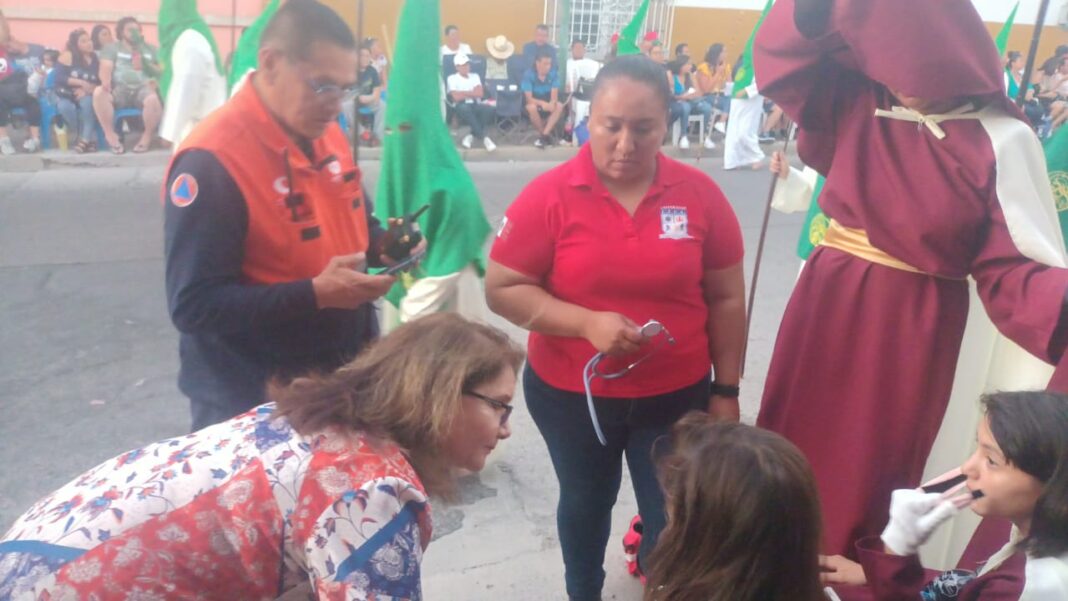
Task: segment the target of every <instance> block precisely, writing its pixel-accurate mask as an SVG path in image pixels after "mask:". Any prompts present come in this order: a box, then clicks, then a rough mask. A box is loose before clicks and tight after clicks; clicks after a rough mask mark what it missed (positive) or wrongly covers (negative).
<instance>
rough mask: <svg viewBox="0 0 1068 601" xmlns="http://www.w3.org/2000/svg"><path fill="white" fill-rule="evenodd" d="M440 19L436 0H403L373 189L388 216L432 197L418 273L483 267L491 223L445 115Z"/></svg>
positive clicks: (395, 296)
mask: <svg viewBox="0 0 1068 601" xmlns="http://www.w3.org/2000/svg"><path fill="white" fill-rule="evenodd" d="M439 23H440V7H439V2H438V0H406V2H405V3H404V7H403V9H402V12H401V16H400V23H399V24H398V26H397V41H396V51H395V52H394V56H393V68H392V70H391V71H390V76H389V102H388V103H387V105H386V136H385V141H384V143H383V146H382V163H381V174H380V175H379V178H378V189H377V192H376V194H375V197H374V201H375V215H376V216H377V217H378V218H379V219H381V220H382V221H383V222H385V221H386V219H387V218H388V217H400V216H403V215H407V214H409V213H412V212H414V211H415V210H416V209H418V208H419V207H421V206H423V205H424V204H428V203H429V204H430V210H428V211H426V212H425V213H423V215H422V216H421V217H420V218H419V227H420V229H421V230H422V231H423V235H424V236H426V239H427V242H428V248H427V255H426V257H425V258H424V259H423V261H422V262H421V263H420V265H419V267H418V268H416V269H415V270H414V273H413V274H412V277H416V278H418V277H436V276H444V275H449V274H453V273H457V272H459V271H461V270H462V269H464V267H466V266H468V265H470V264H472V263H473V264H474V265H475V266H476V268H477V269H478V270H479V273H484V272H485V257H484V250H483V247H484V245H485V243H486V237H487V235H488V234H489V231H490V226H489V221H488V220H487V219H486V215H485V213H484V212H483V210H482V202H481V200H480V199H479V196H478V190H477V189H476V188H475V183H474V181H473V180H472V179H471V175H470V174H469V173H468V172H467V169H466V168H465V167H464V164H463V161H462V160H461V158H460V155H459V153H458V152H457V151H456V146H455V145H454V144H453V141H452V137H451V136H450V135H449V129H448V126H447V125H446V124H445V121H444V120H443V119H442V118H441V97H440V89H441V88H440V83H439V82H440V77H441V73H440V72H441V61H440V60H439V58H438V32H439V31H440V27H439ZM412 277H405V278H401V279H400V280H399V282H398V284H397V286H394V289H393V290H392V291H391V293H390V294H389V295H388V296H387V298H388V299H389V300H390V301H391V302H393V303H394V304H398V303H399V302H400V298H401V297H403V296H404V293H405V290H406V289H407V287H408V286H410V285H411V281H412Z"/></svg>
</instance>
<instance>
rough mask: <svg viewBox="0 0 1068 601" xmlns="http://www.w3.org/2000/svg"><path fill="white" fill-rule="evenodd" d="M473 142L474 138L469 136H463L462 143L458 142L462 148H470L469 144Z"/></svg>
mask: <svg viewBox="0 0 1068 601" xmlns="http://www.w3.org/2000/svg"><path fill="white" fill-rule="evenodd" d="M474 141H475V137H474V136H472V135H471V134H467V135H466V136H464V139H463V142H460V146H463V147H464V148H471V143H472V142H474Z"/></svg>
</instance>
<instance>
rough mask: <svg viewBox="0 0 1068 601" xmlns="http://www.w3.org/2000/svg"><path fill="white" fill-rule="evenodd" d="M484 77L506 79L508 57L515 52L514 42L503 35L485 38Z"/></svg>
mask: <svg viewBox="0 0 1068 601" xmlns="http://www.w3.org/2000/svg"><path fill="white" fill-rule="evenodd" d="M486 52H487V53H488V54H489V58H487V59H486V79H508V59H510V58H512V55H513V54H515V44H513V43H512V42H510V41H508V38H507V37H506V36H503V35H498V36H494V37H492V38H488V39H487V40H486Z"/></svg>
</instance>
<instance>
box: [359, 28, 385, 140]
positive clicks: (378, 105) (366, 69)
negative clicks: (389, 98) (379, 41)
mask: <svg viewBox="0 0 1068 601" xmlns="http://www.w3.org/2000/svg"><path fill="white" fill-rule="evenodd" d="M373 62H374V59H373V58H372V57H371V49H370V47H368V46H367V45H364V47H362V48H360V77H359V80H358V82H357V84H356V87H357V93H356V107H357V109H365V110H364V111H363V112H364V113H366V112H370V113H371V129H372V132H373V136H374V138H373V139H371V140H368V141H369V142H371V144H372V145H373V144H374V143H375V142H376V141H378V142H381V141H382V138H384V137H385V135H386V103H385V102H384V101H383V100H382V79H381V78H380V77H379V75H378V70H377V69H375V67H374V64H373ZM355 117H356V122H357V123H359V118H360V111H359V110H357V111H356V115H355Z"/></svg>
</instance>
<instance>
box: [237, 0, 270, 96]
mask: <svg viewBox="0 0 1068 601" xmlns="http://www.w3.org/2000/svg"><path fill="white" fill-rule="evenodd" d="M280 4H282V0H271V1H270V3H268V4H267V6H266V7H265V8H264V9H263V12H262V13H260V16H258V17H256V20H255V21H253V22H252V25H249V26H248V29H246V30H245V32H244V33H242V34H241V39H239V40H238V41H237V49H236V50H234V56H233V58H232V59H231V60H230V76H229V78H228V80H227V83H228V84H229V88H230V89H231V90H233V89H234V86H235V85H237V82H239V81H241V78H242V77H244V75H245V73H248V71H249V70H250V69H255V68H256V66H257V65H258V64H259V59H258V58H257V56H258V55H259V52H260V37H261V36H263V30H264V29H266V28H267V23H269V22H270V20H271V17H273V16H274V13H275V12H276V11H277V10H278V6H279V5H280Z"/></svg>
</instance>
